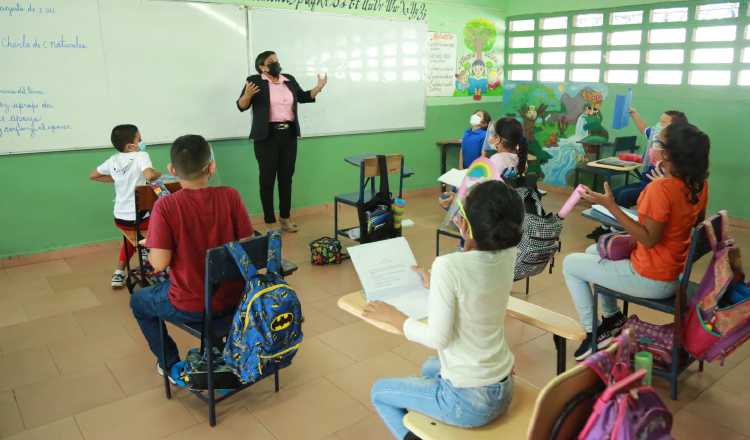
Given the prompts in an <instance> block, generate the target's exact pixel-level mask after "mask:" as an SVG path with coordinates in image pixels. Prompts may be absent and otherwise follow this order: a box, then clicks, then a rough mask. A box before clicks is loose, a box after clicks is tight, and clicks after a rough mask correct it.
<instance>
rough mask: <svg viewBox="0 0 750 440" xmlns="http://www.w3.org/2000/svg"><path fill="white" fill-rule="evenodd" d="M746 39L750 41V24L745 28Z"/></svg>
mask: <svg viewBox="0 0 750 440" xmlns="http://www.w3.org/2000/svg"><path fill="white" fill-rule="evenodd" d="M745 39H746V40H750V24H749V25H747V26H746V27H745Z"/></svg>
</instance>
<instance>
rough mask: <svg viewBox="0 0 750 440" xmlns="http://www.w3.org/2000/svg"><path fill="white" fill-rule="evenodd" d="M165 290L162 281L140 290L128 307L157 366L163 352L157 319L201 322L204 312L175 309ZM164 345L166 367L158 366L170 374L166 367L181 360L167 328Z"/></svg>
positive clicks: (166, 288) (170, 366) (177, 321)
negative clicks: (154, 357) (131, 310)
mask: <svg viewBox="0 0 750 440" xmlns="http://www.w3.org/2000/svg"><path fill="white" fill-rule="evenodd" d="M168 292H169V281H165V282H163V283H161V284H155V285H153V286H148V287H145V288H143V289H140V290H138V291H136V292H134V293H133V295H132V296H131V297H130V308H131V309H133V316H134V317H135V319H136V321H138V325H139V326H140V327H141V332H143V336H144V337H145V338H146V342H148V347H149V348H150V349H151V353H153V354H154V356H156V359H157V360H158V361H159V365H161V353H162V345H161V338H160V337H159V318H161V319H163V320H165V321H169V322H173V323H175V324H181V323H186V322H200V321H203V312H183V311H180V310H177V309H176V308H175V306H173V305H172V303H171V302H169V298H168V296H167V293H168ZM164 344H165V346H166V354H167V357H166V364H167V365H166V368H165V366H164V365H161V367H162V368H163V369H164V371H165V372H166V373H167V374H169V369H170V368H172V365H174V364H175V363H177V362H178V361H179V360H180V353H179V351H178V350H177V344H175V343H174V340H173V339H172V338H171V337H170V336H169V334H168V333H167V332H166V329H165V330H164Z"/></svg>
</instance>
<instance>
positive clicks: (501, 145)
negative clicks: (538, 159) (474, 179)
mask: <svg viewBox="0 0 750 440" xmlns="http://www.w3.org/2000/svg"><path fill="white" fill-rule="evenodd" d="M493 131H494V133H493V134H492V135H490V137H489V138H488V141H489V144H490V145H491V146H492V147H494V148H495V150H497V153H495V154H493V155H492V156H490V160H491V161H492V162H493V163H494V164H495V166H496V167H497V169H498V170H500V175H501V176H503V178H506V177H511V176H516V175H522V174H523V173H524V172H526V161H527V158H528V155H529V151H528V147H527V146H526V142H524V139H523V127H522V126H521V123H520V122H518V120H517V119H516V118H511V117H505V118H501V119H498V120H497V121H495V123H494V130H493Z"/></svg>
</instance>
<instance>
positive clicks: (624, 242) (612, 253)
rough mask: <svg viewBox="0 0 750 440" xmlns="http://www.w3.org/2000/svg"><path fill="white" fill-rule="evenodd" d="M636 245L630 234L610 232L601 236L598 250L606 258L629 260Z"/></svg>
mask: <svg viewBox="0 0 750 440" xmlns="http://www.w3.org/2000/svg"><path fill="white" fill-rule="evenodd" d="M634 247H635V240H634V239H633V237H632V236H630V235H628V234H623V233H621V232H610V233H609V234H604V235H602V236H600V237H599V239H598V240H597V241H596V250H597V251H598V252H599V256H600V257H601V258H603V259H605V260H611V261H617V260H627V259H628V258H630V254H631V253H632V252H633V248H634Z"/></svg>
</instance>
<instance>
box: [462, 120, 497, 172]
mask: <svg viewBox="0 0 750 440" xmlns="http://www.w3.org/2000/svg"><path fill="white" fill-rule="evenodd" d="M491 120H492V118H491V117H490V114H489V113H487V112H486V111H484V110H477V111H475V112H474V113H472V115H471V117H470V118H469V128H467V129H466V131H465V132H464V136H463V138H461V150H460V151H459V152H458V166H459V169H460V170H463V169H464V168H469V165H471V163H472V162H474V161H475V160H476V159H477V158H478V157H479V156H481V155H482V144H483V143H484V138H485V137H486V136H487V126H488V125H489V124H490V121H491Z"/></svg>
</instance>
